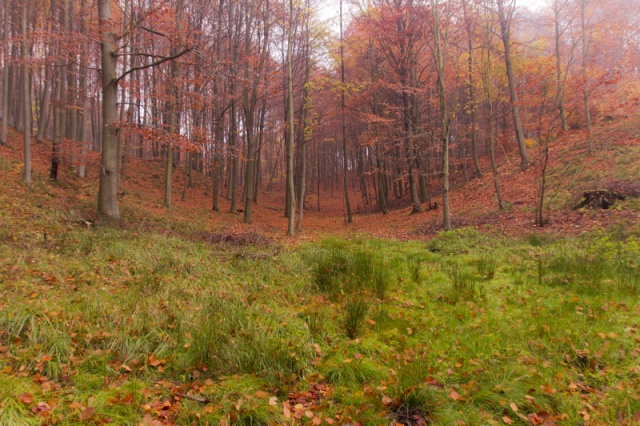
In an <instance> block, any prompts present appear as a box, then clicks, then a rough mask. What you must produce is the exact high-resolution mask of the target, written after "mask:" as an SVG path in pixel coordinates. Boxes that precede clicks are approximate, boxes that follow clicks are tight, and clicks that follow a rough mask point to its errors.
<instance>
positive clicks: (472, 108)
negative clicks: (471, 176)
mask: <svg viewBox="0 0 640 426" xmlns="http://www.w3.org/2000/svg"><path fill="white" fill-rule="evenodd" d="M468 7H469V3H468V0H463V2H462V11H463V14H464V21H465V25H466V27H467V54H468V55H469V58H468V59H467V76H468V80H469V81H468V84H469V116H470V118H471V152H472V155H473V166H474V167H475V169H476V175H477V176H478V177H479V178H480V177H482V169H480V161H479V159H478V141H477V139H478V132H477V129H476V127H477V123H476V121H477V112H476V96H475V82H474V79H473V30H472V19H471V17H470V16H469V12H468V10H467V8H468Z"/></svg>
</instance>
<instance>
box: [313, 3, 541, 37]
mask: <svg viewBox="0 0 640 426" xmlns="http://www.w3.org/2000/svg"><path fill="white" fill-rule="evenodd" d="M348 3H349V1H348V0H343V6H342V7H343V14H344V21H345V22H349V20H350V19H351V16H350V10H351V9H352V8H350V7H349V5H348ZM547 3H548V0H516V5H517V6H526V7H528V8H529V9H532V10H537V9H541V8H542V7H544V6H545V4H547ZM316 8H317V10H318V16H319V17H320V19H322V20H323V21H329V20H332V21H333V22H332V23H331V25H330V26H331V27H332V28H334V31H335V32H336V33H337V32H338V31H339V27H338V25H339V23H338V22H339V21H338V18H339V16H340V0H321V1H320V2H319V5H318V6H316Z"/></svg>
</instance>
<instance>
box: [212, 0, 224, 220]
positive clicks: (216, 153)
mask: <svg viewBox="0 0 640 426" xmlns="http://www.w3.org/2000/svg"><path fill="white" fill-rule="evenodd" d="M224 1H225V0H220V3H219V6H218V7H219V9H218V20H217V22H216V26H217V28H216V60H217V61H218V62H220V61H221V58H222V8H223V6H224ZM218 80H219V78H218V76H216V78H215V79H214V80H213V96H214V103H213V113H214V120H215V121H214V123H213V126H214V127H213V144H214V146H213V169H212V171H211V180H212V184H213V195H212V197H213V206H212V208H211V209H212V210H213V211H214V212H219V211H220V187H221V185H222V175H223V169H224V166H223V162H222V161H223V159H222V157H223V155H222V145H223V141H222V138H223V137H224V121H223V120H224V111H223V110H222V99H221V95H220V83H219V81H218ZM222 90H224V88H223V89H222Z"/></svg>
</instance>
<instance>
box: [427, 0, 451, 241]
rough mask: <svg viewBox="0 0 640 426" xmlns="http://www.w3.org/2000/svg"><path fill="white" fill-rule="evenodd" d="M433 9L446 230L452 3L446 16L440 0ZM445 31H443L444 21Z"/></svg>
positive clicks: (445, 224) (446, 224) (447, 224)
mask: <svg viewBox="0 0 640 426" xmlns="http://www.w3.org/2000/svg"><path fill="white" fill-rule="evenodd" d="M430 1H431V10H432V11H433V25H432V31H433V38H434V40H433V45H434V49H433V54H434V57H435V61H436V74H437V76H438V97H439V99H440V126H441V127H440V128H441V135H440V138H441V140H442V179H443V182H442V212H443V227H444V229H445V230H446V231H450V230H451V212H450V209H449V114H448V112H447V98H446V90H445V83H444V75H445V74H444V71H445V60H446V59H445V56H446V47H447V29H448V20H449V16H448V14H449V7H450V4H449V2H448V1H447V0H445V3H444V5H445V9H444V16H443V17H442V16H441V11H440V0H430ZM442 19H445V22H444V27H445V32H444V34H443V33H442V26H443V22H442Z"/></svg>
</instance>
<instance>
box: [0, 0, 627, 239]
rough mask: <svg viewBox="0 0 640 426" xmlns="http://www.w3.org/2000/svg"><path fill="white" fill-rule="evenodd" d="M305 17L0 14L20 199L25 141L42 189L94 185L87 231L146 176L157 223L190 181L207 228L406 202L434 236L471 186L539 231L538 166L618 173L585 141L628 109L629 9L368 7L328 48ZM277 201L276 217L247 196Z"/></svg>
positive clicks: (583, 2)
mask: <svg viewBox="0 0 640 426" xmlns="http://www.w3.org/2000/svg"><path fill="white" fill-rule="evenodd" d="M340 5H341V6H342V3H341V4H340ZM116 6H117V7H116ZM319 6H320V3H319V2H314V1H313V0H306V1H304V2H293V1H289V2H285V1H276V0H243V1H229V0H217V1H215V2H209V1H206V2H205V1H199V0H172V1H168V2H147V1H140V0H126V1H124V2H122V4H116V3H113V2H111V1H109V0H99V1H97V2H93V1H89V0H83V1H81V2H74V1H70V0H57V1H52V2H43V1H42V0H29V1H23V2H21V1H18V0H5V1H4V4H3V13H2V15H1V16H2V19H3V23H2V25H1V27H2V34H3V38H2V43H3V48H2V65H3V78H2V135H1V136H2V137H1V138H0V144H2V145H5V144H7V143H11V145H12V148H13V149H14V150H18V144H17V143H16V142H15V141H11V140H10V138H8V137H7V134H6V132H7V131H6V129H7V128H8V125H11V126H14V127H15V128H16V129H18V130H19V131H21V132H22V135H23V136H22V137H21V141H20V146H21V147H22V148H20V153H21V155H22V157H23V167H22V170H21V174H22V176H21V179H22V181H23V182H25V183H26V184H30V183H31V181H32V178H31V170H32V167H31V164H32V161H36V160H32V158H31V150H32V141H31V135H32V134H33V135H34V136H35V140H36V141H37V142H43V141H45V140H46V141H47V143H49V142H48V141H49V140H50V141H51V145H50V147H49V149H50V153H49V158H48V162H49V172H48V175H49V176H50V178H51V179H52V180H54V181H55V180H60V179H63V176H67V175H68V171H69V170H71V171H73V172H74V173H76V174H77V176H78V179H85V176H88V178H89V179H95V180H98V181H99V182H100V183H99V188H100V189H99V192H98V194H93V193H91V195H90V197H92V198H93V199H94V209H95V208H96V207H95V206H97V211H98V214H99V215H100V216H101V217H102V218H106V219H115V218H118V217H119V216H120V204H122V203H123V202H124V203H126V202H127V201H126V197H125V200H122V199H119V197H118V193H119V192H122V191H124V192H128V191H127V188H128V187H130V185H131V184H132V183H135V182H137V181H140V179H141V178H142V176H141V170H145V169H148V170H152V169H153V170H155V169H157V164H162V165H163V167H164V171H163V172H161V173H157V172H153V173H151V175H152V176H156V175H161V176H163V179H162V180H163V182H161V183H160V182H158V178H154V179H153V185H154V186H159V185H161V186H162V188H163V195H162V199H163V205H164V208H166V209H170V208H172V206H174V205H176V204H181V205H184V203H183V202H185V201H186V203H188V204H191V205H193V204H196V205H199V206H200V205H201V203H202V202H204V201H203V197H205V195H204V193H203V192H200V193H199V194H197V192H196V191H194V190H193V188H194V185H195V182H197V181H198V180H199V179H205V180H207V181H208V182H209V183H208V188H210V189H209V190H207V195H206V197H207V201H206V202H207V203H208V204H209V207H210V208H211V209H212V210H213V211H214V212H219V211H220V210H226V211H228V212H231V213H234V214H235V213H239V212H240V211H241V210H242V213H243V221H244V222H245V223H248V224H251V223H255V222H256V220H255V219H256V218H255V216H256V211H258V209H257V208H256V207H257V205H258V206H259V205H260V204H261V203H265V204H267V205H269V207H270V208H272V209H273V210H271V212H272V213H271V217H272V218H273V217H275V216H278V215H279V214H281V213H282V211H284V214H285V216H286V217H287V218H288V219H289V220H288V222H287V225H286V226H283V227H282V229H288V233H289V234H293V233H294V232H296V230H297V231H300V230H303V229H305V228H307V227H308V226H311V227H314V226H315V225H312V224H310V223H308V222H309V219H311V218H313V216H308V215H305V214H303V213H305V206H307V208H309V209H310V208H312V207H313V208H315V209H316V210H322V209H324V210H325V212H326V211H329V210H331V211H337V212H340V211H341V212H342V213H338V215H344V222H345V223H350V222H351V221H352V210H353V212H355V213H360V214H365V213H367V214H369V213H383V214H388V213H390V214H389V216H390V217H389V218H388V219H386V220H387V223H388V224H392V223H394V222H396V221H397V219H395V218H394V215H395V214H396V213H397V212H398V208H404V206H405V205H407V204H406V203H407V202H409V203H410V205H411V213H420V212H422V211H424V210H427V211H428V213H427V214H428V216H429V217H430V218H431V217H432V216H434V215H435V214H438V215H440V216H442V219H441V221H440V225H434V223H436V222H435V219H434V220H431V219H428V220H426V221H425V220H424V215H417V216H416V217H417V218H419V219H414V218H406V217H405V218H404V220H406V221H407V223H409V224H411V223H414V221H416V220H420V221H421V222H422V225H423V226H427V227H428V228H429V229H432V228H433V227H438V226H441V227H443V228H445V229H450V228H451V227H455V226H456V224H458V225H459V224H461V223H465V221H466V220H467V219H461V217H462V216H465V217H466V216H468V215H469V213H467V212H468V211H472V210H473V207H474V206H472V205H470V203H463V202H461V200H455V197H456V196H455V195H451V194H453V192H454V189H455V188H457V187H459V186H460V185H463V184H469V183H470V184H471V187H473V188H479V187H483V185H484V183H483V182H485V180H483V179H486V176H491V187H492V191H493V193H495V194H496V199H495V201H494V203H495V208H496V209H500V210H505V209H506V210H508V209H510V208H513V204H514V203H521V204H523V205H527V206H528V207H527V208H531V209H532V210H533V211H532V212H531V218H532V220H533V221H534V223H536V224H537V225H538V226H546V225H547V224H548V221H549V215H548V211H549V210H548V206H549V205H550V204H551V205H552V206H557V203H558V200H557V199H555V198H554V197H555V194H554V188H553V187H550V184H553V182H554V180H553V179H554V177H553V173H554V171H555V169H554V167H558V164H560V163H562V161H563V160H564V159H571V160H572V161H571V164H576V161H577V160H578V159H580V161H581V162H580V165H589V164H591V163H592V162H593V161H594V159H595V158H597V156H598V155H600V156H602V155H603V154H604V153H607V154H606V155H613V156H614V157H613V159H612V161H624V158H623V156H624V155H625V154H624V153H622V152H619V151H615V150H613V151H612V147H611V146H610V144H609V141H610V138H609V137H608V136H606V135H605V134H604V133H601V136H600V137H596V136H595V135H596V133H597V130H596V128H600V129H602V127H599V126H600V125H601V124H602V123H604V122H607V121H610V120H611V119H613V120H620V119H622V118H621V117H624V116H625V114H628V112H625V111H628V110H630V109H633V108H637V105H638V94H639V88H638V83H637V80H638V70H639V69H640V66H639V65H640V64H638V58H639V55H637V52H638V49H639V45H638V40H640V37H639V35H638V28H640V25H638V19H640V18H639V17H640V13H638V12H639V11H638V7H640V6H639V5H638V4H637V2H633V1H630V0H616V1H608V2H604V1H597V0H591V1H587V0H553V1H552V2H550V3H549V4H548V5H547V6H546V7H545V8H543V9H541V10H540V11H536V12H532V11H529V10H527V9H524V8H516V6H515V2H513V1H504V0H497V1H493V0H483V1H473V2H472V1H467V0H461V1H454V0H430V1H426V0H409V1H404V0H398V1H394V2H383V1H373V2H369V3H367V5H366V7H365V5H364V4H357V5H354V4H351V5H350V8H349V10H350V12H349V13H346V12H345V13H344V14H343V13H340V38H339V39H338V38H336V37H332V36H331V31H329V29H330V25H328V24H327V23H323V22H321V20H320V19H319V17H318V13H317V12H316V10H317V9H318V8H319ZM341 9H342V7H341ZM343 18H344V19H343ZM633 119H635V117H633ZM35 150H36V151H37V150H38V148H37V147H35ZM15 152H17V151H15ZM95 153H100V159H99V160H96V158H95ZM514 153H517V155H518V157H519V159H518V160H515V159H513V158H512V156H513V154H514ZM38 155H41V154H38ZM621 156H622V157H621ZM606 158H608V157H606ZM513 162H517V163H519V164H520V167H521V168H522V173H523V174H522V176H526V178H523V179H529V180H530V182H529V183H527V184H526V185H524V186H523V184H524V182H521V181H520V177H521V175H518V174H517V173H515V172H513V171H512V169H511V165H512V164H513ZM554 165H555V166H554ZM96 166H97V167H98V169H99V170H98V171H99V173H97V174H96V173H95V170H94V173H91V172H89V173H88V174H87V169H88V168H91V167H96ZM577 166H578V165H576V167H577ZM505 168H506V169H505ZM505 170H506V174H505ZM65 171H66V172H65ZM65 173H66V174H65ZM483 176H484V177H483ZM630 178H635V177H634V176H631V177H630ZM78 179H74V180H73V182H74V185H80V183H79V180H78ZM148 183H151V182H148ZM285 187H286V197H285V199H284V200H281V201H279V202H278V203H274V202H273V198H271V199H268V200H267V199H264V200H263V199H262V196H263V194H269V193H279V192H280V191H283V192H284V189H285ZM509 187H511V188H514V187H516V188H520V189H518V191H525V193H527V194H529V195H527V197H522V196H520V195H517V194H510V193H509V189H508V188H509ZM525 187H526V188H527V189H523V188H525ZM530 189H531V190H532V191H533V192H531V193H529V192H530V191H529V190H530ZM174 193H176V194H177V193H179V194H180V197H177V196H175V194H174ZM478 193H482V194H484V198H483V199H484V200H489V199H493V196H489V193H488V192H487V191H478ZM327 194H329V195H327ZM333 196H338V197H339V198H338V200H339V201H338V202H336V200H334V199H333V198H332V197H333ZM474 196H475V195H473V194H468V195H467V196H466V197H465V199H466V200H471V199H473V197H474ZM120 198H122V197H120ZM129 198H131V197H129ZM178 198H180V201H178V200H177V199H178ZM476 199H477V198H476ZM563 206H564V204H563ZM402 214H403V216H404V215H405V212H404V211H403V212H402ZM318 216H319V217H320V216H321V215H318ZM335 216H336V215H329V217H327V218H326V220H327V221H328V222H327V223H326V225H327V226H331V227H336V225H338V224H339V223H334V222H333V220H334V218H335ZM503 216H505V217H506V216H508V214H507V215H503ZM219 220H222V219H219ZM295 220H297V224H296V226H295V227H294V222H295ZM355 222H356V225H355V226H358V225H357V222H358V221H357V220H355ZM380 222H381V223H383V220H382V219H381V220H380ZM409 226H410V227H412V226H413V227H417V226H414V225H409ZM383 228H384V227H383Z"/></svg>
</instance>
